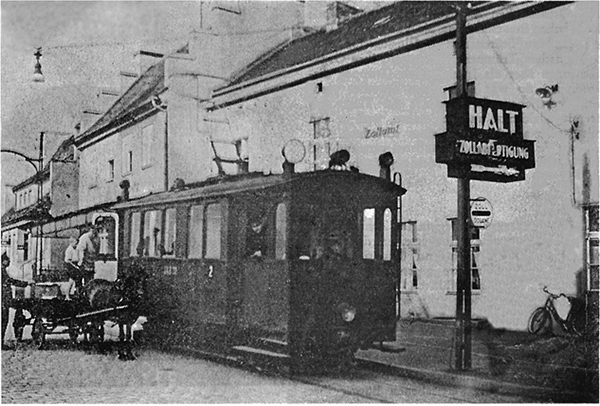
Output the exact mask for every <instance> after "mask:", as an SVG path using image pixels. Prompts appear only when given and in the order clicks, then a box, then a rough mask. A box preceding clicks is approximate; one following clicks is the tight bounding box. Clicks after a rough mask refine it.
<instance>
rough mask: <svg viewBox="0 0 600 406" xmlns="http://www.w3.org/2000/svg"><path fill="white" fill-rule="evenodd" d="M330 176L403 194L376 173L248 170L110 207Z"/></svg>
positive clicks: (208, 195)
mask: <svg viewBox="0 0 600 406" xmlns="http://www.w3.org/2000/svg"><path fill="white" fill-rule="evenodd" d="M333 177H337V178H340V179H344V178H345V179H356V180H361V181H363V182H369V183H372V184H379V185H380V186H381V187H385V188H388V190H389V191H390V192H392V193H395V194H397V195H398V196H401V195H403V194H404V193H406V189H404V188H402V187H401V186H399V185H397V184H395V183H391V182H388V181H387V180H385V179H382V178H379V177H376V176H372V175H367V174H363V173H357V172H352V171H334V170H323V171H316V172H299V173H294V174H292V176H286V175H285V174H275V175H273V174H271V175H264V174H262V173H251V174H247V175H237V176H228V177H224V178H218V179H217V178H215V179H211V180H209V181H205V182H202V183H199V184H190V185H186V187H184V188H182V189H177V190H170V191H167V192H160V193H155V194H151V195H148V196H144V197H139V198H135V199H130V200H127V201H123V202H120V203H117V204H115V205H114V206H113V208H114V209H117V210H119V209H126V208H130V207H139V206H152V205H162V204H168V203H177V202H183V201H188V200H195V199H207V198H213V197H221V196H229V195H235V194H241V193H244V192H251V191H260V190H267V189H271V188H274V187H278V186H282V185H285V184H293V183H299V182H306V181H309V180H325V179H328V178H333Z"/></svg>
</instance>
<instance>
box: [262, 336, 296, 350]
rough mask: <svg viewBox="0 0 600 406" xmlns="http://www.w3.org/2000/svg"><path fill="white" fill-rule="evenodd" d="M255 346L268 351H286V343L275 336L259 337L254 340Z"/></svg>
mask: <svg viewBox="0 0 600 406" xmlns="http://www.w3.org/2000/svg"><path fill="white" fill-rule="evenodd" d="M256 346H257V347H260V348H263V349H265V350H268V351H275V352H287V351H288V343H287V342H285V341H282V340H278V339H276V338H270V337H260V338H258V339H257V340H256Z"/></svg>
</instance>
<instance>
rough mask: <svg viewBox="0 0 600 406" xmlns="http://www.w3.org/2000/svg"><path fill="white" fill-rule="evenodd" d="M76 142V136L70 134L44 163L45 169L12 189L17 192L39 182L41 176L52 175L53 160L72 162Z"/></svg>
mask: <svg viewBox="0 0 600 406" xmlns="http://www.w3.org/2000/svg"><path fill="white" fill-rule="evenodd" d="M74 142H75V136H73V135H72V136H70V137H69V138H67V139H66V140H64V141H63V142H61V144H60V145H59V146H58V148H57V149H56V151H55V152H54V154H53V155H52V157H51V158H50V160H49V161H48V162H46V164H45V165H44V169H43V170H42V172H41V173H36V174H35V175H32V176H30V177H28V178H27V179H25V180H24V181H22V182H20V183H19V184H17V185H15V186H13V188H12V191H13V192H17V191H18V190H20V189H22V188H24V187H25V186H28V185H31V184H33V183H36V182H39V178H40V176H41V177H42V178H47V177H48V176H50V164H51V163H52V162H71V161H73V160H74V159H75V151H74V150H73V144H74Z"/></svg>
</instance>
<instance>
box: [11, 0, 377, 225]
mask: <svg viewBox="0 0 600 406" xmlns="http://www.w3.org/2000/svg"><path fill="white" fill-rule="evenodd" d="M347 3H350V4H352V5H354V6H356V7H360V8H362V9H365V10H369V9H373V8H376V7H380V6H381V5H383V4H385V3H386V2H370V1H348V2H347ZM197 5H198V3H197V2H194V1H70V2H64V1H1V2H0V17H1V23H0V28H1V33H0V46H1V64H0V65H1V80H0V85H1V87H0V100H1V110H0V111H1V118H2V126H1V131H0V141H1V142H0V143H1V146H2V149H13V150H16V151H18V152H21V153H23V154H25V155H27V156H29V157H32V158H37V156H38V151H39V134H40V132H42V131H43V132H44V133H45V141H46V142H45V145H44V149H45V151H46V153H45V156H46V157H47V158H49V155H50V154H52V153H53V152H54V151H55V150H56V148H57V147H58V145H59V144H60V143H61V142H62V141H64V140H65V139H66V138H67V137H68V136H69V134H72V133H73V129H74V126H75V124H76V123H77V122H78V121H79V119H80V118H79V116H80V114H81V113H80V112H81V111H82V110H83V109H84V108H92V109H93V108H94V101H95V100H97V99H94V98H95V97H96V94H97V92H98V90H99V88H112V89H115V88H116V89H118V88H119V85H120V78H119V72H120V71H122V70H124V67H125V66H127V63H128V62H130V61H131V60H132V57H133V55H134V53H135V52H136V51H138V50H140V49H145V50H152V51H158V52H169V51H174V50H175V49H171V48H169V47H172V46H174V45H173V44H177V43H178V41H181V43H180V44H179V45H178V46H177V47H180V46H181V45H182V44H185V38H186V36H187V35H188V34H189V32H190V29H189V27H191V26H193V24H194V21H193V19H194V18H195V14H194V13H195V12H196V11H197ZM173 21H176V22H177V23H173ZM37 47H42V57H41V60H40V62H41V64H42V72H43V74H44V77H45V82H43V83H34V82H33V81H32V75H33V69H34V64H35V57H34V56H33V54H34V52H35V50H36V48H37ZM0 160H1V169H2V171H1V175H0V178H1V183H2V199H1V200H0V202H1V203H2V208H1V210H2V213H4V212H5V208H6V206H5V203H6V202H7V200H6V199H12V197H10V190H9V187H7V185H16V184H18V183H20V182H21V181H23V180H25V179H27V178H28V177H30V176H32V175H33V174H34V168H33V167H32V166H31V165H30V164H28V163H27V162H25V161H24V160H23V159H22V158H19V157H17V156H16V155H12V154H8V153H2V154H1V155H0Z"/></svg>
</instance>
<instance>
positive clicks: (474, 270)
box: [447, 218, 481, 294]
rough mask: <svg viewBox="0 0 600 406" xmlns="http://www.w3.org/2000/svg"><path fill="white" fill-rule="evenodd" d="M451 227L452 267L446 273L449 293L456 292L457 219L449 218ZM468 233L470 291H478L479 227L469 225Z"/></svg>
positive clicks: (479, 279)
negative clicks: (469, 244)
mask: <svg viewBox="0 0 600 406" xmlns="http://www.w3.org/2000/svg"><path fill="white" fill-rule="evenodd" d="M448 220H449V221H450V222H451V227H452V243H451V244H450V246H451V248H452V269H451V270H450V272H449V274H448V281H447V284H448V287H447V291H448V293H449V294H456V278H457V275H458V219H456V218H450V219H448ZM469 234H470V236H471V291H472V292H473V293H478V292H479V291H480V290H481V272H480V269H479V253H480V245H481V241H480V239H479V234H480V233H479V228H475V227H470V228H469Z"/></svg>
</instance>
